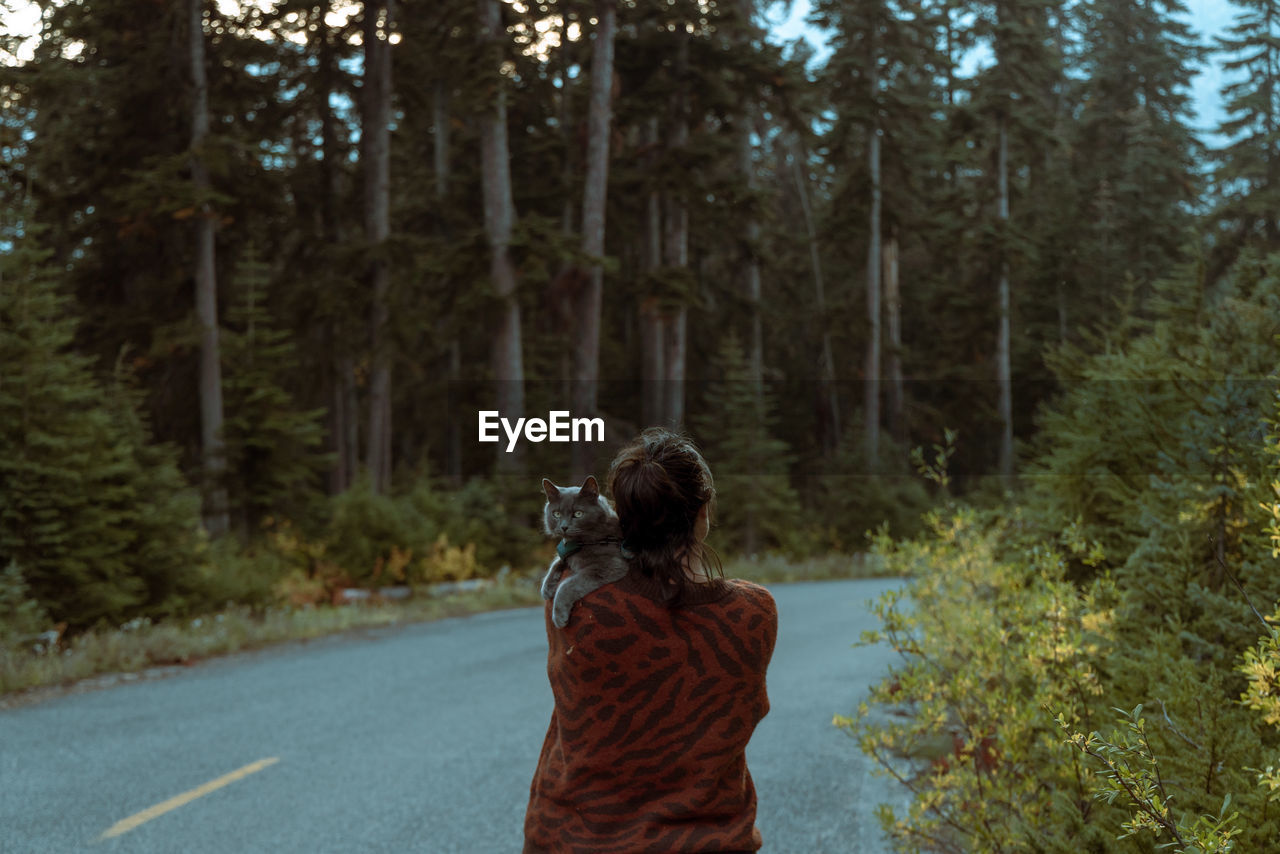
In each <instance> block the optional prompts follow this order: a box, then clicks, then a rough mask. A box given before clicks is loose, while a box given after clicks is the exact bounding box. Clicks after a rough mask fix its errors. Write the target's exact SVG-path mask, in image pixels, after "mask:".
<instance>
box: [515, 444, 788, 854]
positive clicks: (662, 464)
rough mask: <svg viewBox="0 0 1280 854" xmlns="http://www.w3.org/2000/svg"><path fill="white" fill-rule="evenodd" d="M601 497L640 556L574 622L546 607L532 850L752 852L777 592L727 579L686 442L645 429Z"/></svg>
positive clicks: (702, 478) (536, 853)
mask: <svg viewBox="0 0 1280 854" xmlns="http://www.w3.org/2000/svg"><path fill="white" fill-rule="evenodd" d="M608 488H609V492H610V493H611V494H612V496H613V500H614V504H615V508H616V510H617V512H618V517H619V521H620V522H621V524H622V534H623V543H624V548H625V549H626V552H625V553H626V554H628V555H634V557H633V558H631V560H630V563H631V569H630V572H629V573H628V574H627V575H626V576H625V577H624V578H623V579H622V580H620V581H618V582H615V583H614V584H610V585H606V586H604V587H602V588H600V589H599V590H596V591H594V592H592V593H589V594H587V595H586V596H585V597H584V598H583V599H582V600H581V601H580V602H578V604H577V605H576V606H575V608H574V610H573V616H572V617H571V618H570V620H569V624H568V625H567V626H566V627H565V628H563V629H558V628H556V627H555V625H554V624H553V623H552V621H551V605H550V603H548V604H547V619H546V622H547V637H548V642H549V646H550V648H549V650H548V655H547V675H548V677H549V678H550V680H551V689H552V693H553V694H554V696H555V709H554V710H553V711H552V713H551V726H550V728H549V729H548V730H547V738H546V741H545V742H544V743H543V746H542V755H541V756H540V758H539V759H538V767H537V770H536V771H535V773H534V777H533V783H532V785H531V786H530V795H529V807H528V811H527V812H526V815H525V843H524V854H643V853H644V852H654V854H657V852H661V854H673V852H679V854H695V852H696V853H697V854H703V852H705V854H711V852H717V853H718V854H727V852H742V853H743V854H747V852H753V851H756V850H758V849H759V848H760V845H761V837H760V832H759V830H757V829H756V827H755V814H756V792H755V786H754V785H753V784H752V781H751V774H750V773H749V772H748V771H747V763H746V757H745V753H744V751H745V750H746V746H747V741H748V739H750V737H751V733H752V731H753V730H754V729H755V726H756V724H758V723H759V722H760V720H761V718H763V717H764V716H765V714H766V713H767V712H768V711H769V699H768V696H767V695H766V693H765V670H766V668H767V667H768V665H769V658H770V657H771V656H772V654H773V645H774V640H775V638H776V637H777V628H778V614H777V610H776V608H775V607H774V602H773V598H772V597H771V596H770V595H769V593H768V592H767V591H766V590H765V589H764V588H763V587H760V586H758V585H756V584H752V583H750V582H747V581H739V580H726V579H725V578H724V577H723V571H722V570H721V568H720V564H719V561H718V559H716V557H715V553H714V552H712V551H711V550H710V549H709V548H708V547H707V546H706V544H705V542H704V541H705V539H706V536H707V531H708V529H709V527H710V513H711V505H712V503H713V499H714V498H715V486H714V484H713V482H712V479H711V470H710V469H709V468H707V464H706V462H705V461H704V460H703V459H702V455H701V454H700V453H698V450H697V449H696V448H695V447H694V446H693V443H692V442H690V441H689V440H688V439H687V438H685V437H683V436H680V435H678V434H675V433H672V432H669V431H666V430H661V429H650V430H646V431H645V432H644V433H642V434H641V435H640V437H639V438H638V439H637V440H636V441H635V442H633V443H632V444H631V445H629V446H627V447H626V448H624V449H623V450H622V451H621V452H620V453H619V454H618V456H617V457H616V458H615V459H614V461H613V465H612V466H611V468H610V470H609V480H608ZM713 570H714V571H715V572H714V573H713Z"/></svg>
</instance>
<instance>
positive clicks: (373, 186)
mask: <svg viewBox="0 0 1280 854" xmlns="http://www.w3.org/2000/svg"><path fill="white" fill-rule="evenodd" d="M392 3H393V0H365V4H364V92H363V95H364V97H363V98H362V106H363V108H364V115H363V117H362V120H361V135H360V142H361V146H362V148H363V149H364V150H363V151H362V152H361V160H362V161H363V162H364V182H365V186H364V205H365V208H364V211H365V220H364V223H365V225H364V228H365V238H366V239H367V240H368V242H369V245H370V247H371V248H372V251H373V252H374V253H375V255H374V260H373V263H372V265H371V269H370V271H369V279H370V284H371V286H372V290H373V304H372V308H371V312H370V317H369V339H370V340H369V345H370V351H371V355H372V365H371V369H370V377H369V435H368V436H366V437H365V438H366V441H367V443H368V444H367V449H368V450H367V453H366V462H367V464H368V467H369V481H370V485H371V486H372V488H373V491H374V492H375V493H377V492H383V491H385V490H386V489H387V488H388V487H389V486H390V484H391V352H390V350H391V341H390V338H389V336H388V335H387V329H386V327H387V319H388V314H389V312H388V308H387V291H388V290H389V288H390V284H391V266H390V262H389V261H388V259H387V256H386V243H387V238H388V237H389V236H390V234H391V14H392Z"/></svg>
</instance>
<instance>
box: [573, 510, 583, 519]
mask: <svg viewBox="0 0 1280 854" xmlns="http://www.w3.org/2000/svg"><path fill="white" fill-rule="evenodd" d="M581 515H582V511H581V510H574V511H573V518H575V519H577V518H578V517H579V516H581Z"/></svg>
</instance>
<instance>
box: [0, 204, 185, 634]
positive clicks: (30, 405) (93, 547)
mask: <svg viewBox="0 0 1280 854" xmlns="http://www.w3.org/2000/svg"><path fill="white" fill-rule="evenodd" d="M26 230H27V236H26V237H25V238H23V239H21V240H20V241H18V242H17V244H16V246H15V249H14V251H13V252H10V253H8V254H6V255H4V256H0V281H2V282H3V287H0V361H2V362H3V364H5V365H6V366H7V367H6V376H5V382H4V383H3V384H0V481H3V482H4V484H5V488H4V489H3V490H0V563H4V564H8V563H9V562H11V561H12V562H16V564H17V565H18V566H19V567H20V569H21V572H22V574H23V577H24V580H25V583H26V584H27V585H28V586H29V588H30V590H31V593H32V595H33V596H34V598H35V600H36V601H37V602H38V603H39V604H40V605H41V606H42V607H43V608H44V609H45V610H46V611H47V612H48V614H49V616H50V618H51V619H53V620H55V621H59V622H66V623H68V624H70V625H71V626H72V627H83V626H87V625H90V624H92V623H94V622H96V621H98V620H102V619H108V620H110V619H119V618H121V617H124V616H125V615H128V614H133V613H139V612H141V611H142V610H144V609H146V608H154V607H159V606H161V605H162V603H163V602H164V600H165V599H166V598H167V597H170V596H172V595H173V594H174V593H176V592H177V591H179V590H180V589H181V588H182V587H183V585H184V579H183V578H182V574H189V573H191V572H192V569H193V568H195V567H197V566H198V565H199V563H200V560H199V558H198V556H197V554H196V545H197V542H198V541H197V538H196V533H195V531H196V527H197V526H198V518H199V517H198V505H197V504H196V503H195V502H194V501H193V500H192V496H191V493H190V491H189V490H187V489H186V487H185V485H184V484H183V483H182V482H181V478H180V477H179V476H178V474H177V470H176V468H175V467H174V466H173V465H172V460H171V459H166V458H165V456H164V453H163V452H159V451H153V450H152V449H149V448H147V447H146V443H145V442H144V441H143V439H144V435H143V434H144V432H145V431H143V430H142V429H141V428H140V426H139V422H137V421H136V418H129V417H122V415H124V413H123V412H122V410H121V407H120V405H119V404H120V401H119V400H118V399H114V400H113V396H112V395H110V394H107V393H106V392H104V390H103V387H102V386H101V385H100V383H99V382H98V381H96V380H95V378H94V376H93V373H92V368H91V365H92V362H91V360H90V359H88V358H86V357H84V356H81V355H78V354H76V353H74V352H72V350H71V342H72V340H73V339H74V337H75V329H76V321H75V320H74V318H73V317H72V315H71V310H70V303H69V301H68V299H67V298H65V297H63V296H60V295H59V294H58V293H57V290H56V287H55V283H54V279H53V277H52V274H51V268H50V267H49V266H48V264H47V260H48V257H49V254H50V253H49V252H47V251H41V250H39V249H37V248H36V247H35V246H33V245H32V243H33V242H34V241H33V238H32V237H30V234H31V233H32V232H33V231H35V230H36V227H35V226H34V225H33V224H31V223H29V222H28V223H27V224H26ZM131 402H132V401H131ZM157 511H159V512H157Z"/></svg>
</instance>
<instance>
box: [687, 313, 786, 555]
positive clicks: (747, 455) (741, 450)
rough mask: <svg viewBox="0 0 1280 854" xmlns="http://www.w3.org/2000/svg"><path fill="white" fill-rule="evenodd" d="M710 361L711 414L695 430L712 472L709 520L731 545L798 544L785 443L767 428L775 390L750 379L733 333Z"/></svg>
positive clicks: (751, 551) (750, 547) (743, 548)
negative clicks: (714, 374)
mask: <svg viewBox="0 0 1280 854" xmlns="http://www.w3.org/2000/svg"><path fill="white" fill-rule="evenodd" d="M716 363H717V367H718V368H719V377H718V378H717V379H716V380H715V381H714V382H713V383H711V384H710V385H709V388H708V389H707V406H708V410H709V411H710V412H714V413H715V415H714V417H711V416H708V417H707V418H705V419H704V420H702V421H701V422H700V423H699V430H698V435H699V436H705V437H707V439H705V440H704V444H705V447H706V453H707V456H708V458H709V460H710V464H711V465H712V471H713V472H714V473H715V478H716V504H715V509H714V510H713V518H712V525H713V527H718V528H719V529H720V530H721V532H722V536H723V538H724V541H726V542H727V545H728V546H729V547H730V548H732V549H734V550H735V551H737V550H741V551H743V552H745V553H747V554H754V553H755V552H756V551H757V550H758V549H761V548H763V547H766V546H771V545H772V546H777V545H781V546H784V547H790V548H796V547H800V546H801V545H802V541H801V539H800V536H799V534H800V532H799V530H798V528H799V521H800V501H799V497H798V496H797V495H796V492H795V490H794V489H793V488H792V486H791V483H790V481H789V479H788V478H787V464H788V462H789V456H790V451H789V449H788V448H787V445H786V443H785V442H783V441H782V440H780V439H777V438H775V437H774V435H773V432H772V426H773V423H774V419H775V417H776V416H775V415H774V412H775V411H776V404H775V402H774V398H773V395H772V394H771V393H769V392H768V390H764V391H761V390H759V389H757V387H756V384H755V383H754V382H752V380H751V373H750V369H749V367H748V365H747V359H746V354H745V353H744V352H743V350H742V345H741V344H740V343H739V342H738V339H737V337H736V336H734V335H729V336H727V337H726V338H725V339H724V341H723V343H722V344H721V347H720V351H719V353H718V354H717V358H716ZM720 461H723V462H720Z"/></svg>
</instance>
